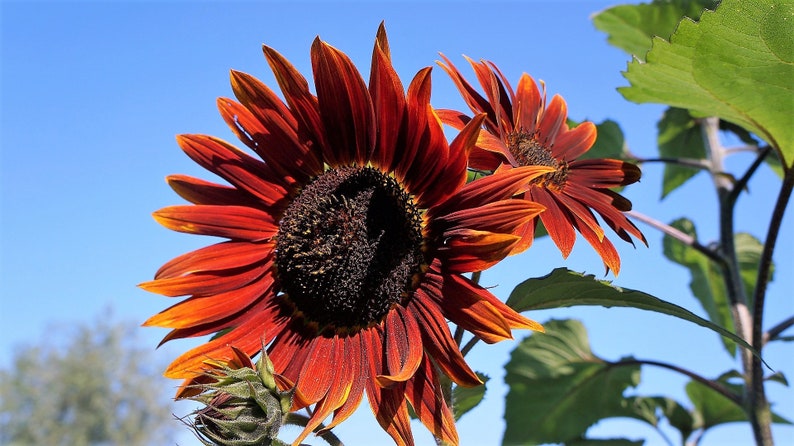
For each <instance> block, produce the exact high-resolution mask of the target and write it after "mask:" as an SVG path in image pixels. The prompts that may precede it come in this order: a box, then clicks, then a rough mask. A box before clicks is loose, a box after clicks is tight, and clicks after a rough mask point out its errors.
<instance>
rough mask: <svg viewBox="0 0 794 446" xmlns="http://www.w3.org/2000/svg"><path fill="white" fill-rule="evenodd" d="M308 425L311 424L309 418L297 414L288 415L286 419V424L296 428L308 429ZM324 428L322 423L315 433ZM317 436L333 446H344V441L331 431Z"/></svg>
mask: <svg viewBox="0 0 794 446" xmlns="http://www.w3.org/2000/svg"><path fill="white" fill-rule="evenodd" d="M308 423H309V417H307V416H306V415H301V414H299V413H295V412H290V413H288V414H287V415H286V416H285V418H284V424H293V425H296V426H301V427H306V425H307V424H308ZM324 427H325V426H324V425H323V424H322V423H321V424H320V425H319V426H317V428H316V429H315V430H314V431H315V432H317V431H318V430H320V429H322V428H324ZM317 435H318V436H319V437H320V438H322V439H323V440H325V442H326V443H328V444H329V445H331V446H344V443H342V440H340V439H339V437H337V436H336V435H335V434H334V433H333V432H331V431H325V432H323V433H321V434H319V433H318V434H317Z"/></svg>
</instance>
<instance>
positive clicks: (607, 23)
mask: <svg viewBox="0 0 794 446" xmlns="http://www.w3.org/2000/svg"><path fill="white" fill-rule="evenodd" d="M717 3H718V1H717V0H654V1H653V2H651V3H640V4H638V5H618V6H613V7H611V8H609V9H606V10H604V11H601V12H599V13H598V14H596V15H595V16H594V17H593V24H594V25H595V27H596V28H598V29H599V30H601V31H603V32H605V33H607V34H608V35H609V37H608V38H607V40H608V41H609V43H610V44H612V45H614V46H616V47H618V48H620V49H622V50H624V51H626V52H627V53H629V54H631V55H633V56H634V57H636V58H637V59H639V60H645V53H647V52H648V50H649V49H650V48H651V39H652V38H653V37H654V36H659V37H661V38H663V39H667V38H668V37H670V35H671V34H672V33H673V31H674V30H675V28H676V26H677V25H678V22H680V21H681V18H682V17H684V16H686V17H690V18H692V19H694V20H697V19H698V18H699V17H700V15H701V13H702V12H703V10H704V9H705V8H709V9H714V6H715V5H716V4H717Z"/></svg>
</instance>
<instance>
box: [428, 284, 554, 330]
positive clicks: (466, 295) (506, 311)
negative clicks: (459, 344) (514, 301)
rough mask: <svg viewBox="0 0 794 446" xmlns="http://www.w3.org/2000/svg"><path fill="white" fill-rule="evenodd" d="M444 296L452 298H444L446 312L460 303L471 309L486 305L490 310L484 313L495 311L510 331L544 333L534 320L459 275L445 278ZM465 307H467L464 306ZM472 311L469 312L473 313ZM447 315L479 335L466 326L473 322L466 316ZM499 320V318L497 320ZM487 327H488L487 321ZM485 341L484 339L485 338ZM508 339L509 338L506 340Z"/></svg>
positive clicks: (476, 316) (474, 317)
mask: <svg viewBox="0 0 794 446" xmlns="http://www.w3.org/2000/svg"><path fill="white" fill-rule="evenodd" d="M442 294H443V296H452V298H446V297H444V298H443V299H442V301H443V303H442V309H444V310H446V307H452V306H455V305H459V304H460V302H470V303H471V309H474V307H477V306H479V304H478V303H477V302H476V301H479V302H481V303H482V304H485V305H486V306H487V308H488V310H485V311H484V312H485V313H487V314H491V313H492V312H493V311H495V312H497V313H498V314H499V315H500V316H501V318H502V319H503V320H504V322H505V323H506V324H507V327H508V328H509V329H515V328H520V329H528V330H535V331H541V332H542V331H543V326H542V325H541V324H539V323H537V322H535V321H533V320H532V319H528V318H526V317H524V316H522V315H520V314H518V313H516V312H515V310H513V309H512V308H510V307H508V306H507V305H506V304H505V303H504V302H502V301H501V300H499V299H497V298H496V296H494V295H493V294H492V293H491V292H490V291H488V290H487V289H485V288H483V287H481V286H479V285H477V284H475V283H473V282H472V281H471V280H469V279H467V278H465V277H463V276H460V275H457V274H450V275H448V276H446V277H445V278H444V289H443V293H442ZM463 306H465V305H463ZM453 311H455V310H453ZM471 312H472V311H468V313H471ZM445 314H447V315H448V317H449V319H450V320H452V321H453V322H454V323H456V324H458V325H460V326H462V327H463V328H465V329H466V330H469V331H471V332H472V333H475V334H477V332H476V331H474V330H473V329H470V328H468V327H466V326H465V324H467V323H468V324H471V323H472V322H473V320H468V319H467V318H466V317H464V315H461V317H458V318H455V317H453V313H452V312H448V311H445ZM471 317H472V318H473V319H475V320H476V319H477V318H478V317H485V316H483V315H472V316H471ZM496 319H497V320H498V319H499V318H496ZM485 325H486V326H487V321H485ZM511 338H512V335H510V336H509V339H511ZM483 339H484V338H483ZM506 339H508V338H506Z"/></svg>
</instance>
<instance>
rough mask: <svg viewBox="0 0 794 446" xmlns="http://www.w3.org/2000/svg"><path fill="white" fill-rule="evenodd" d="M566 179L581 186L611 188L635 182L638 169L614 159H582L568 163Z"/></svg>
mask: <svg viewBox="0 0 794 446" xmlns="http://www.w3.org/2000/svg"><path fill="white" fill-rule="evenodd" d="M570 168H571V170H570V171H569V173H568V181H569V182H575V183H576V184H579V185H581V186H583V187H595V188H611V187H617V186H625V185H627V184H631V183H636V182H637V181H638V180H639V179H640V175H641V172H640V169H639V168H638V167H637V166H635V165H634V164H631V163H627V162H625V161H620V160H615V159H584V160H578V161H574V162H572V163H571V164H570Z"/></svg>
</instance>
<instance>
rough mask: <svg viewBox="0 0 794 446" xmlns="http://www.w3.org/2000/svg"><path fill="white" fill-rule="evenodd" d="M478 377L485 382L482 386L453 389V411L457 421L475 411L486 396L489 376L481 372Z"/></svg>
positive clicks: (456, 387)
mask: <svg viewBox="0 0 794 446" xmlns="http://www.w3.org/2000/svg"><path fill="white" fill-rule="evenodd" d="M477 376H479V377H480V380H481V381H482V382H483V384H482V385H480V386H476V387H461V386H455V388H454V389H452V411H453V414H454V415H455V421H457V420H458V419H460V417H462V416H463V414H465V413H466V412H468V411H470V410H472V409H474V408H475V407H476V406H477V405H478V404H480V402H481V401H482V399H483V397H484V396H485V390H486V383H487V382H488V379H489V378H488V376H487V375H484V374H482V373H479V372H478V373H477Z"/></svg>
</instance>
